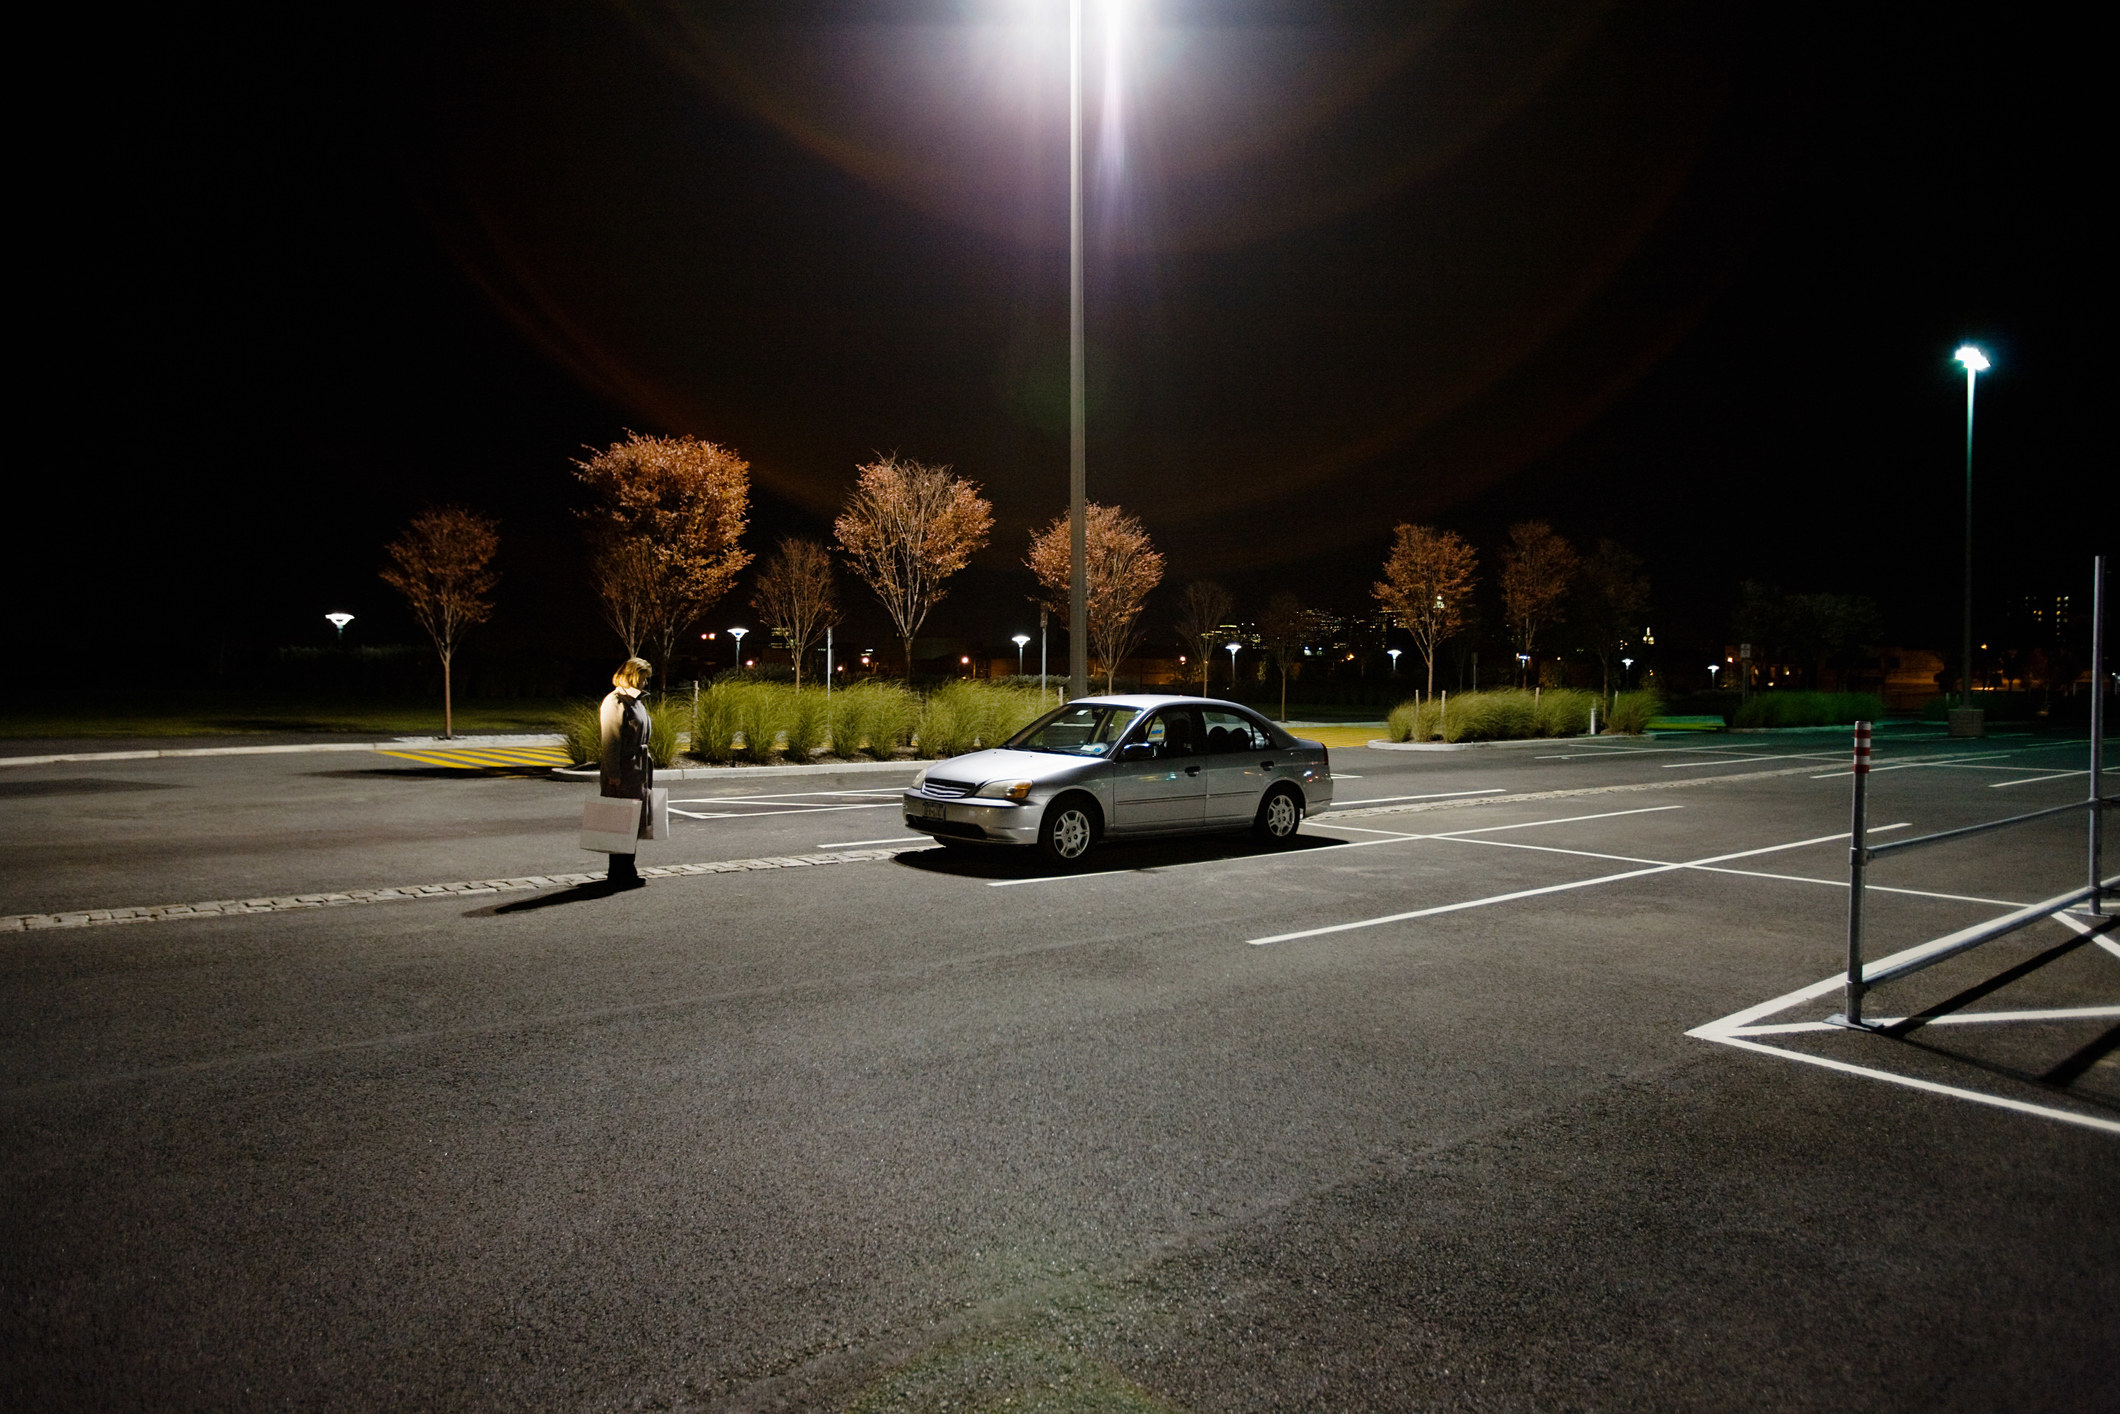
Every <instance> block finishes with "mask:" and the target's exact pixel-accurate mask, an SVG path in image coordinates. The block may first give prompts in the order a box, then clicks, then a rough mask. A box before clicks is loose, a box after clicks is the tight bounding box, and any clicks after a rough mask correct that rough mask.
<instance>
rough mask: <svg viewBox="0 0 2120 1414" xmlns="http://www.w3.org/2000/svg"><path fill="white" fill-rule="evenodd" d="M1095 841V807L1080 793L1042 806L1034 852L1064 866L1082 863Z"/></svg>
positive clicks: (1050, 862)
mask: <svg viewBox="0 0 2120 1414" xmlns="http://www.w3.org/2000/svg"><path fill="white" fill-rule="evenodd" d="M1096 842H1097V817H1096V807H1094V806H1092V805H1091V804H1090V803H1089V802H1088V801H1086V800H1084V799H1082V798H1081V797H1080V796H1063V797H1061V798H1060V799H1059V800H1056V801H1054V802H1053V803H1052V804H1051V805H1050V806H1048V807H1047V808H1046V812H1045V819H1044V820H1043V821H1042V822H1041V823H1040V824H1039V826H1038V852H1039V853H1040V854H1042V855H1044V856H1045V859H1046V862H1047V863H1049V864H1057V865H1059V866H1060V867H1061V868H1063V869H1065V868H1068V867H1070V866H1072V865H1076V864H1079V863H1081V862H1082V860H1083V859H1084V858H1085V857H1086V856H1087V855H1088V854H1089V850H1090V846H1091V845H1093V844H1095V843H1096Z"/></svg>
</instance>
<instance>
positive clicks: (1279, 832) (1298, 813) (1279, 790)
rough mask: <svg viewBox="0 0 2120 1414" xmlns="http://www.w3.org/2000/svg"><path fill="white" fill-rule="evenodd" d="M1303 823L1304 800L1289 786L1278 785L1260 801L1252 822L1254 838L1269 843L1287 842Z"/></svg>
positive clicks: (1293, 836) (1294, 835)
mask: <svg viewBox="0 0 2120 1414" xmlns="http://www.w3.org/2000/svg"><path fill="white" fill-rule="evenodd" d="M1302 823H1303V801H1302V799H1301V797H1299V796H1298V795H1297V794H1296V793H1295V792H1294V791H1292V790H1290V789H1289V788H1288V787H1287V786H1276V787H1274V789H1272V790H1270V791H1268V792H1267V793H1266V799H1264V800H1262V801H1260V802H1259V813H1258V815H1257V816H1255V817H1254V818H1253V820H1252V822H1251V833H1252V835H1253V837H1254V838H1256V839H1259V840H1263V841H1264V842H1265V843H1267V844H1287V843H1288V842H1289V841H1290V840H1292V839H1294V838H1295V837H1296V827H1297V826H1299V825H1301V824H1302Z"/></svg>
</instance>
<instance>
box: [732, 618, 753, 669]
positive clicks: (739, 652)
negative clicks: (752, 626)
mask: <svg viewBox="0 0 2120 1414" xmlns="http://www.w3.org/2000/svg"><path fill="white" fill-rule="evenodd" d="M750 631H751V630H749V629H747V628H732V629H730V630H729V637H731V638H733V639H735V640H736V659H735V661H734V662H733V663H731V664H730V665H729V666H731V667H733V668H739V669H740V668H742V667H743V636H744V635H745V634H747V633H749V632H750Z"/></svg>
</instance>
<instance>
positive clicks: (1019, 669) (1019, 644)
mask: <svg viewBox="0 0 2120 1414" xmlns="http://www.w3.org/2000/svg"><path fill="white" fill-rule="evenodd" d="M1030 641H1031V636H1030V635H1029V634H1027V633H1019V634H1017V635H1016V636H1015V637H1013V638H1011V639H1010V640H1009V642H1011V643H1013V644H1015V645H1016V676H1017V677H1019V678H1020V677H1022V676H1023V650H1024V649H1025V648H1026V647H1028V646H1029V645H1030Z"/></svg>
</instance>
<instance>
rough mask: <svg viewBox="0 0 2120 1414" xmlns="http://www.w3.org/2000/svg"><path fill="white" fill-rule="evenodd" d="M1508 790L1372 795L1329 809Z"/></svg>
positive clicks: (1448, 797)
mask: <svg viewBox="0 0 2120 1414" xmlns="http://www.w3.org/2000/svg"><path fill="white" fill-rule="evenodd" d="M1333 779H1334V780H1346V779H1349V778H1348V777H1345V776H1335V777H1333ZM1508 789H1509V788H1508V787H1507V786H1489V787H1487V788H1486V789H1485V790H1443V791H1437V792H1435V793H1434V794H1432V795H1372V796H1365V797H1364V798H1362V799H1361V800H1335V801H1334V802H1333V803H1332V805H1331V806H1330V807H1329V808H1330V809H1333V810H1340V809H1343V808H1345V807H1347V806H1352V805H1382V804H1383V803H1384V802H1386V801H1389V800H1452V799H1455V798H1456V797H1458V796H1461V795H1501V794H1503V793H1504V792H1505V791H1507V790H1508Z"/></svg>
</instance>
